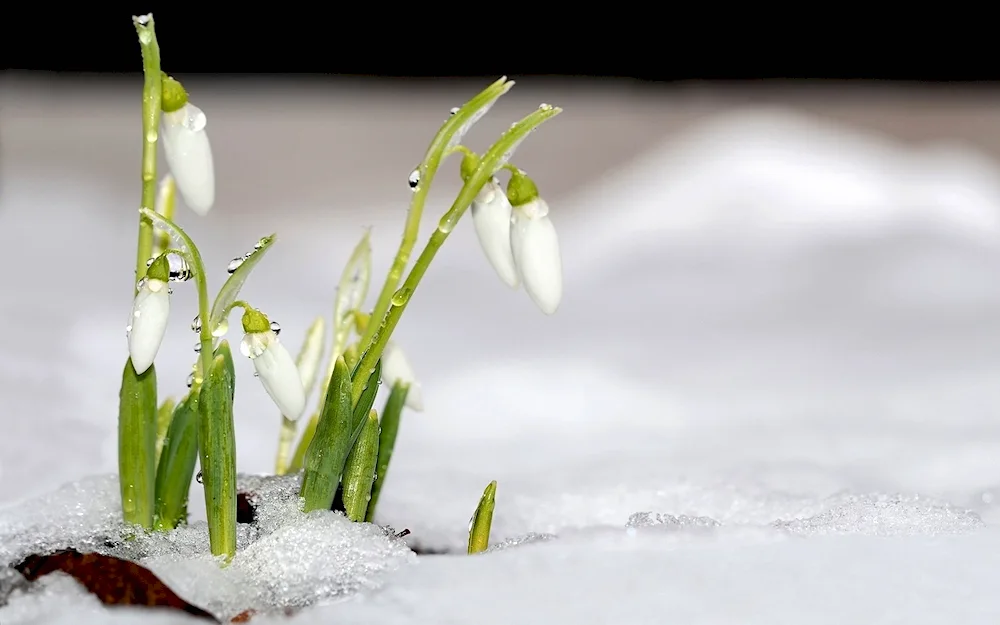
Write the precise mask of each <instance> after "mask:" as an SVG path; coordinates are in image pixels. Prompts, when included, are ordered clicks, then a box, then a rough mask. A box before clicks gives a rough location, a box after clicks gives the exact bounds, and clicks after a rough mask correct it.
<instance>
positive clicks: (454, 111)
mask: <svg viewBox="0 0 1000 625" xmlns="http://www.w3.org/2000/svg"><path fill="white" fill-rule="evenodd" d="M457 112H458V107H457V106H453V107H451V110H450V111H448V114H449V115H454V114H455V113H457Z"/></svg>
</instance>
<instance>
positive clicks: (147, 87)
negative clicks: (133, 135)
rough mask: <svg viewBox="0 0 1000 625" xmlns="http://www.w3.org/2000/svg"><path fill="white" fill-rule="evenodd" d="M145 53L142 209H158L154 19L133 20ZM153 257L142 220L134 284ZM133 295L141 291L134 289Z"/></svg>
mask: <svg viewBox="0 0 1000 625" xmlns="http://www.w3.org/2000/svg"><path fill="white" fill-rule="evenodd" d="M132 21H133V23H134V24H135V30H136V33H137V34H138V35H139V47H140V48H141V50H142V72H143V76H144V79H145V81H144V84H143V87H142V204H141V206H142V208H150V209H152V208H153V207H154V206H155V205H156V142H157V140H158V138H159V134H160V133H159V122H160V108H161V99H162V90H163V79H162V73H161V72H160V46H159V44H158V43H157V41H156V31H155V28H154V25H153V15H152V14H149V15H146V16H144V17H138V18H132ZM152 253H153V222H152V221H150V220H149V218H147V217H144V216H141V215H140V216H139V241H138V244H137V246H136V256H135V284H138V283H139V280H141V279H142V278H143V276H145V275H146V261H147V260H149V257H150V256H151V255H152ZM133 289H135V290H134V292H133V294H134V293H138V288H137V287H135V286H134V285H133Z"/></svg>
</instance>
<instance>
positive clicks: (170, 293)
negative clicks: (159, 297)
mask: <svg viewBox="0 0 1000 625" xmlns="http://www.w3.org/2000/svg"><path fill="white" fill-rule="evenodd" d="M173 294H174V288H173V287H171V286H168V287H167V295H173Z"/></svg>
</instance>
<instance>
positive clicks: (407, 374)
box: [382, 341, 424, 412]
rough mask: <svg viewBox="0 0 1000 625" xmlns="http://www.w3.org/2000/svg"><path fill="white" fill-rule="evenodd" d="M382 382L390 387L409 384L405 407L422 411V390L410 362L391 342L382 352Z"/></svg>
mask: <svg viewBox="0 0 1000 625" xmlns="http://www.w3.org/2000/svg"><path fill="white" fill-rule="evenodd" d="M382 381H383V382H385V384H386V385H388V386H390V387H391V386H393V385H394V384H395V383H396V382H399V383H401V384H409V385H410V390H409V391H408V392H407V393H406V405H407V406H408V407H409V408H412V409H413V410H416V411H417V412H421V411H422V410H423V409H424V393H423V389H422V388H421V387H420V382H418V381H417V377H416V375H414V373H413V367H411V366H410V361H409V360H407V359H406V354H404V353H403V350H402V349H400V348H399V346H398V345H396V344H395V343H394V342H392V341H389V344H388V345H386V346H385V350H384V351H383V352H382Z"/></svg>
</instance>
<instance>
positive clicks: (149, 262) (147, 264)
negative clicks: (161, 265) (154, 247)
mask: <svg viewBox="0 0 1000 625" xmlns="http://www.w3.org/2000/svg"><path fill="white" fill-rule="evenodd" d="M154 260H156V257H155V256H153V257H152V258H150V259H149V260H147V261H146V266H147V267H152V266H153V261H154Z"/></svg>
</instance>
